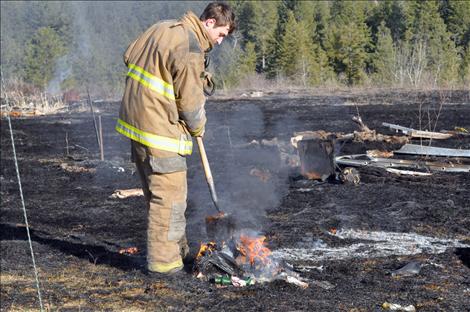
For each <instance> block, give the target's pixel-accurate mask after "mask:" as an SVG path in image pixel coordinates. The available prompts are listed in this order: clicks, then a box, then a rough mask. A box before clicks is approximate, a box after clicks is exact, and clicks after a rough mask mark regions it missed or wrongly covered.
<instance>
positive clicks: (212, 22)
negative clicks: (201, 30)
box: [204, 18, 216, 27]
mask: <svg viewBox="0 0 470 312" xmlns="http://www.w3.org/2000/svg"><path fill="white" fill-rule="evenodd" d="M215 23H216V20H215V18H208V19H206V20H205V21H204V25H206V26H207V27H214V25H215Z"/></svg>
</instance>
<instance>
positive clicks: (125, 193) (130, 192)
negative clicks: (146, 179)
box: [109, 188, 144, 199]
mask: <svg viewBox="0 0 470 312" xmlns="http://www.w3.org/2000/svg"><path fill="white" fill-rule="evenodd" d="M132 196H144V192H143V191H142V189H140V188H135V189H127V190H115V191H114V192H113V194H111V195H110V196H109V197H110V198H120V199H123V198H128V197H132Z"/></svg>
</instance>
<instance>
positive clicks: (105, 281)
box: [0, 262, 185, 311]
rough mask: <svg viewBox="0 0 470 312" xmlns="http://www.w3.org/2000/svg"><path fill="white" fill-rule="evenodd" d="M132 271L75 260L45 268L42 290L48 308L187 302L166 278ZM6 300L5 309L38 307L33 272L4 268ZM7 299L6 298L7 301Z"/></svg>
mask: <svg viewBox="0 0 470 312" xmlns="http://www.w3.org/2000/svg"><path fill="white" fill-rule="evenodd" d="M129 274H131V273H129V272H122V271H120V270H117V269H114V268H111V267H106V266H97V265H94V264H92V263H83V262H81V263H73V264H70V263H69V265H67V266H66V267H62V268H59V269H55V270H50V271H43V270H42V271H41V272H40V273H39V275H40V280H41V292H42V297H43V303H44V307H45V310H46V311H63V310H67V311H70V310H74V311H80V310H81V311H159V309H164V308H163V307H165V303H166V304H168V302H180V303H182V302H184V301H185V294H184V293H182V292H181V291H177V290H175V289H174V288H172V287H169V285H168V284H167V282H165V281H153V282H149V281H147V280H145V279H142V278H141V277H139V276H135V277H134V278H132V277H130V276H129ZM0 280H1V289H2V300H6V301H8V302H10V305H9V306H8V307H6V306H3V305H2V308H5V309H6V310H5V311H38V310H39V302H38V300H37V290H36V287H35V281H34V277H33V276H25V275H23V273H20V272H18V273H15V272H13V273H12V272H9V273H4V272H2V273H1V275H0ZM4 302H5V301H4Z"/></svg>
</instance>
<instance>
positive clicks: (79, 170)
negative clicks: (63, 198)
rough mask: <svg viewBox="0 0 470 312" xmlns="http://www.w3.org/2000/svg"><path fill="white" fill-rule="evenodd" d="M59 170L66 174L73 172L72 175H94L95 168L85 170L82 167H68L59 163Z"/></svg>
mask: <svg viewBox="0 0 470 312" xmlns="http://www.w3.org/2000/svg"><path fill="white" fill-rule="evenodd" d="M60 168H62V169H63V170H65V171H67V172H73V173H95V172H96V168H85V167H82V166H76V165H69V164H67V163H61V164H60Z"/></svg>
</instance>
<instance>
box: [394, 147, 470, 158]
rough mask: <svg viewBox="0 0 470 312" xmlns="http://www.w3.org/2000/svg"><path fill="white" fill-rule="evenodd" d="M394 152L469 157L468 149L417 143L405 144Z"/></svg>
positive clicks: (469, 151)
mask: <svg viewBox="0 0 470 312" xmlns="http://www.w3.org/2000/svg"><path fill="white" fill-rule="evenodd" d="M395 153H398V154H412V155H427V156H448V157H470V150H464V149H454V148H443V147H433V146H424V145H417V144H405V145H403V146H402V147H401V148H400V149H399V150H398V151H395Z"/></svg>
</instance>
